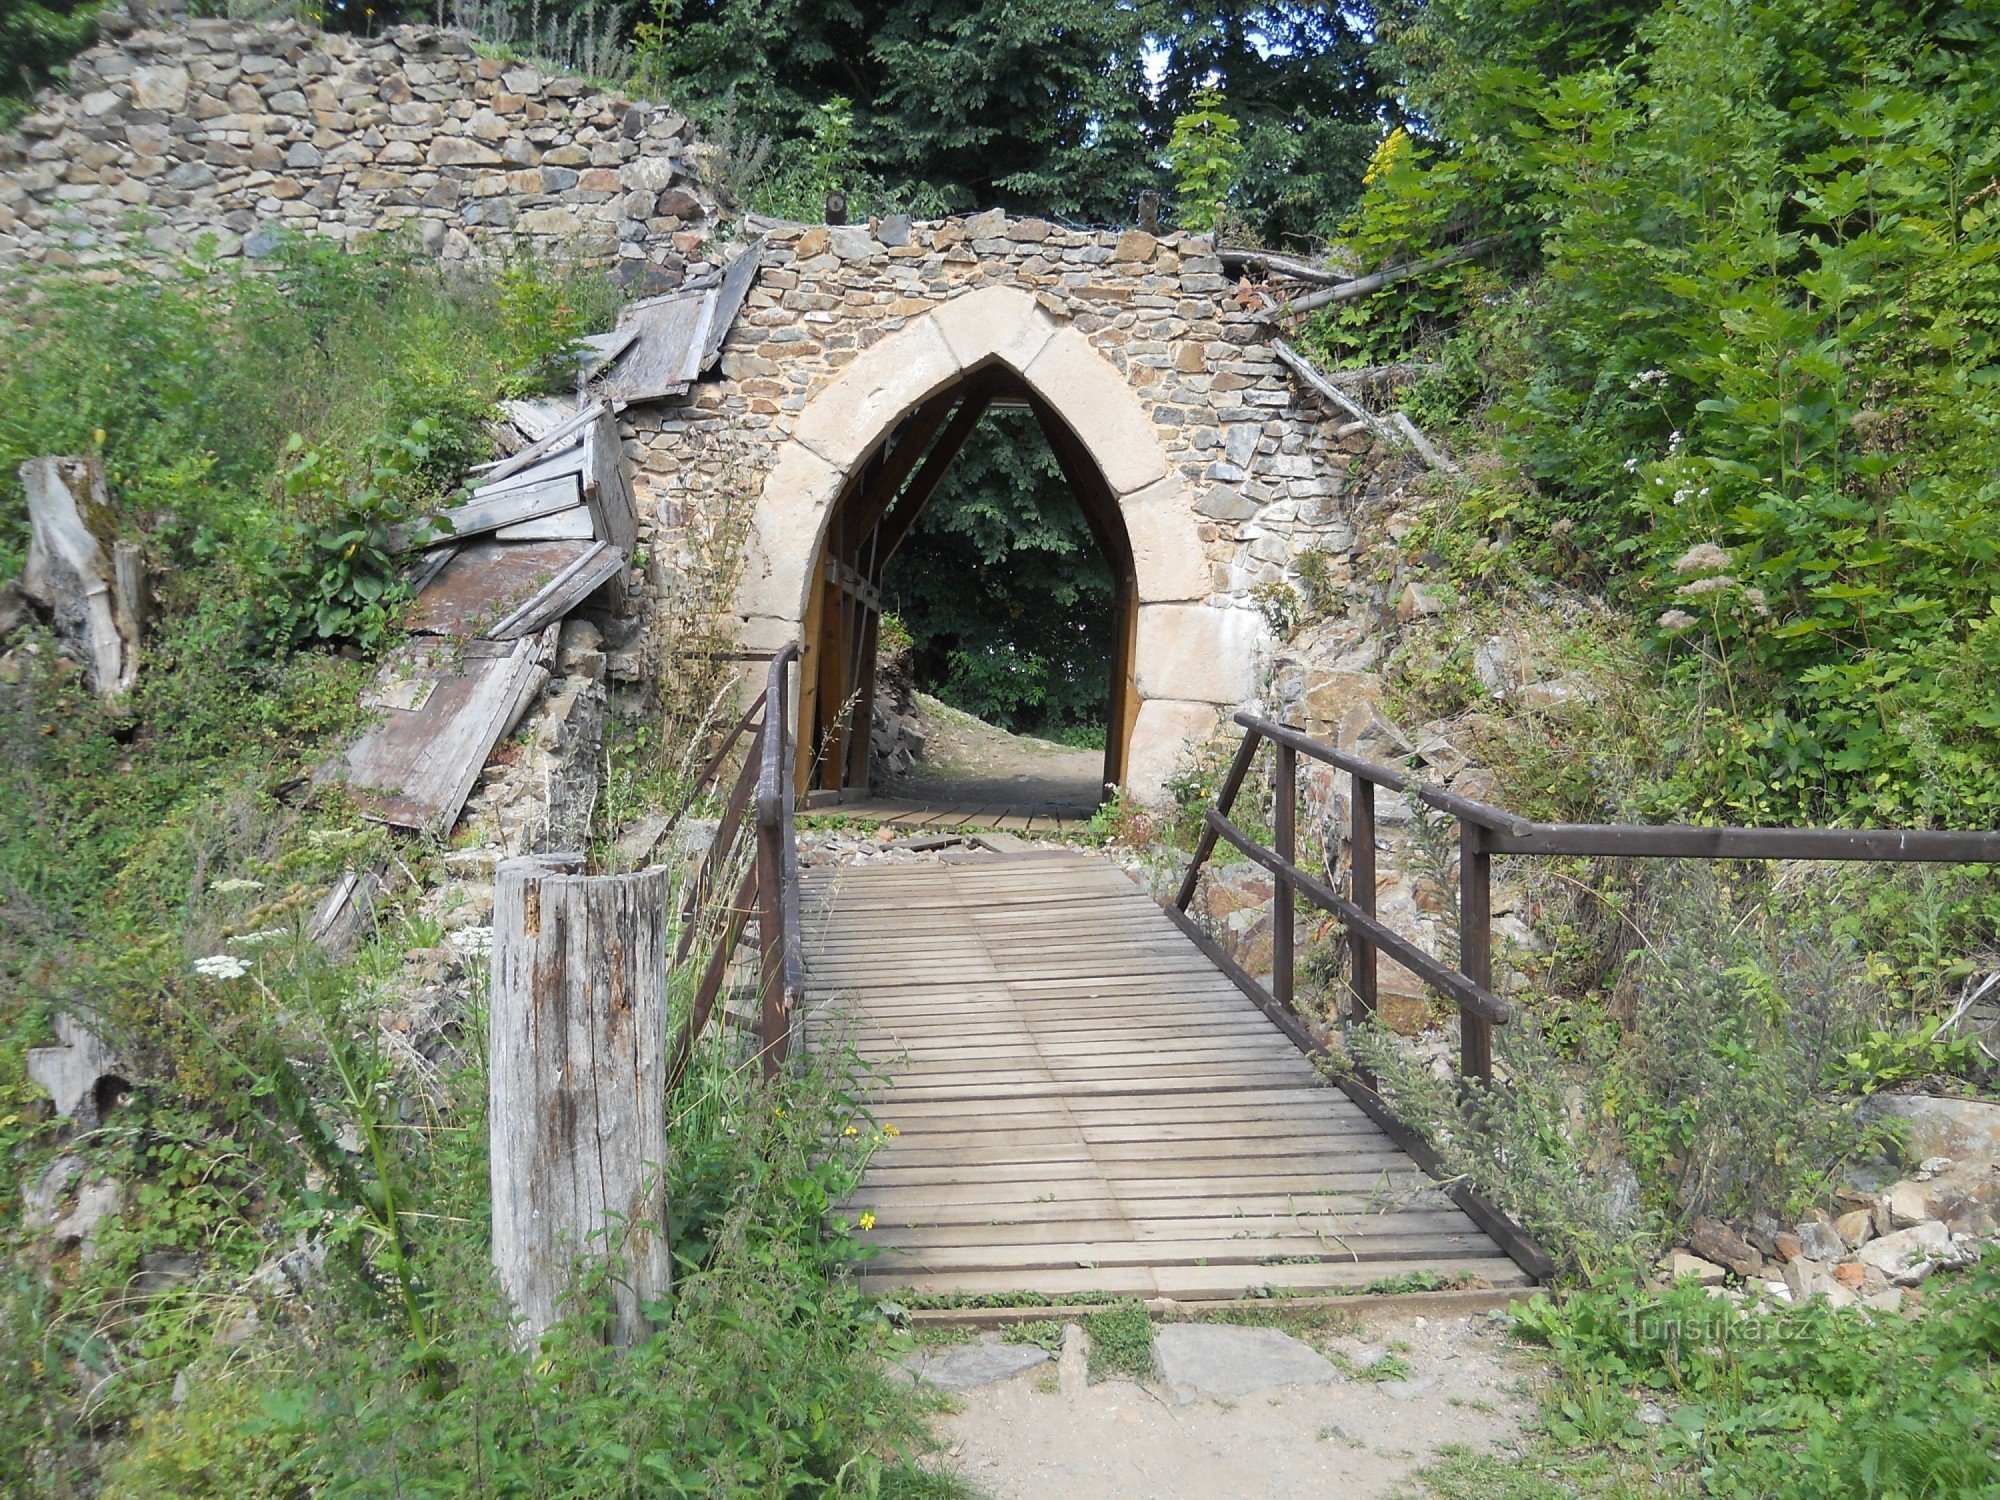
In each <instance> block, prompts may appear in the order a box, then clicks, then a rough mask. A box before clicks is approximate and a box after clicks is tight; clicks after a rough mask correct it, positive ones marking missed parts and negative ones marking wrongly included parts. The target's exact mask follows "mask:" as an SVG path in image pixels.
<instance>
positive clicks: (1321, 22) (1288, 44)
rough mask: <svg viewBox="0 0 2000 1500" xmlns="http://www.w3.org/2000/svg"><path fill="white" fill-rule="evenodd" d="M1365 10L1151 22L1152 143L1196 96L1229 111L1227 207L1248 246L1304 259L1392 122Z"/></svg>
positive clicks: (1228, 4)
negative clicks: (1235, 151) (1231, 158)
mask: <svg viewBox="0 0 2000 1500" xmlns="http://www.w3.org/2000/svg"><path fill="white" fill-rule="evenodd" d="M1375 24H1376V22H1375V11H1374V7H1373V6H1372V5H1370V4H1367V3H1366V0H1359V3H1350V4H1339V3H1336V4H1331V5H1314V4H1287V3H1278V4H1268V3H1248V4H1246V3H1243V0H1209V3H1207V4H1200V5H1167V6H1163V7H1162V9H1161V12H1160V13H1159V14H1158V15H1157V16H1156V17H1155V18H1154V20H1153V22H1152V37H1153V46H1154V49H1155V54H1156V57H1157V59H1158V78H1159V83H1158V89H1157V94H1156V96H1155V97H1154V98H1153V100H1152V102H1151V105H1150V108H1149V112H1148V116H1147V118H1148V125H1149V129H1150V132H1151V134H1152V137H1153V138H1154V139H1156V140H1160V141H1165V140H1166V139H1167V138H1168V137H1169V135H1170V134H1171V132H1172V130H1173V127H1174V123H1175V121H1177V120H1179V119H1181V118H1184V117H1186V116H1188V115H1190V114H1192V113H1194V112H1196V111H1197V110H1198V109H1199V107H1200V102H1199V101H1200V96H1201V95H1202V94H1203V93H1204V92H1205V91H1206V92H1212V93H1216V94H1220V95H1222V96H1223V97H1225V98H1226V99H1227V100H1228V101H1229V106H1228V108H1229V114H1230V117H1231V118H1232V119H1234V120H1235V121H1236V122H1237V125H1238V127H1239V130H1240V139H1241V141H1242V145H1243V151H1242V156H1241V158H1240V160H1239V163H1238V167H1237V172H1236V186H1235V191H1234V194H1233V202H1234V205H1235V208H1236V211H1237V213H1238V214H1239V215H1240V216H1241V218H1242V221H1243V224H1244V227H1245V228H1246V229H1247V231H1248V232H1249V235H1250V237H1251V238H1253V239H1256V240H1258V241H1259V242H1261V243H1264V244H1269V245H1286V244H1292V245H1297V246H1300V247H1302V248H1310V247H1312V246H1315V245H1317V244H1319V243H1321V242H1323V241H1324V240H1325V239H1326V237H1327V235H1328V234H1329V232H1330V231H1331V230H1332V228H1333V225H1334V223H1335V221H1336V220H1338V218H1339V217H1340V215H1341V214H1342V213H1343V212H1345V211H1346V210H1347V208H1348V207H1349V206H1350V205H1351V204H1352V203H1353V202H1354V200H1355V198H1356V196H1357V195H1358V194H1359V193H1360V190H1361V174H1362V172H1363V171H1364V169H1365V168H1366V167H1367V165H1368V158H1369V155H1370V153H1372V152H1373V150H1374V149H1375V143H1376V142H1377V141H1378V140H1380V139H1381V137H1382V134H1383V132H1384V131H1385V130H1387V129H1388V128H1389V127H1390V126H1391V125H1393V124H1395V123H1397V122H1398V121H1399V120H1400V119H1401V118H1402V114H1401V110H1400V107H1399V105H1398V103H1397V101H1396V100H1395V99H1394V98H1393V97H1391V96H1390V95H1389V93H1388V91H1387V90H1386V88H1385V81H1384V78H1383V76H1382V75H1381V73H1380V71H1379V68H1378V63H1377V57H1376V46H1375V36H1374V33H1375Z"/></svg>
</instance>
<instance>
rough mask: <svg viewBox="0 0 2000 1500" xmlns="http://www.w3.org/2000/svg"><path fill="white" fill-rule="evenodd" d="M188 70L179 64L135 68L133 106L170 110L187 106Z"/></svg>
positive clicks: (133, 75)
mask: <svg viewBox="0 0 2000 1500" xmlns="http://www.w3.org/2000/svg"><path fill="white" fill-rule="evenodd" d="M188 82H189V79H188V70H187V69H186V68H183V67H178V66H172V65H169V66H163V67H152V68H134V69H133V70H132V107H133V108H134V109H164V110H167V111H169V112H172V111H177V110H182V109H185V108H187V102H188Z"/></svg>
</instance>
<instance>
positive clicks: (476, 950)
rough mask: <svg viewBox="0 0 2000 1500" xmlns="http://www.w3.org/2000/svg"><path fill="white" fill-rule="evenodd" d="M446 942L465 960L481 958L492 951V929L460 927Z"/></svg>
mask: <svg viewBox="0 0 2000 1500" xmlns="http://www.w3.org/2000/svg"><path fill="white" fill-rule="evenodd" d="M446 941H447V942H449V943H450V944H451V945H452V947H454V948H456V949H457V950H458V951H459V952H460V953H463V954H464V955H465V956H466V957H467V958H481V957H484V956H485V955H486V954H488V953H491V952H492V951H493V929H492V928H491V927H461V928H459V929H458V930H457V931H456V932H454V933H452V934H451V935H450V936H449V937H448V938H447V939H446Z"/></svg>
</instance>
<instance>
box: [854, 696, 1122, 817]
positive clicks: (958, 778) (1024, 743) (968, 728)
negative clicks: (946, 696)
mask: <svg viewBox="0 0 2000 1500" xmlns="http://www.w3.org/2000/svg"><path fill="white" fill-rule="evenodd" d="M911 696H912V698H913V700H914V707H915V717H916V719H917V721H918V723H919V724H920V725H921V726H922V729H923V732H924V758H923V761H922V763H921V764H919V765H918V766H917V768H916V769H915V770H914V771H913V772H911V773H910V774H909V775H907V776H901V777H897V778H895V779H893V780H890V781H887V782H884V783H883V785H882V787H881V788H880V790H881V793H882V795H883V796H885V797H892V798H897V799H903V800H910V801H922V800H925V799H930V798H951V799H953V800H958V801H966V802H987V803H995V804H1006V805H1011V806H1029V805H1034V806H1040V807H1050V808H1062V809H1071V810H1077V811H1079V812H1083V813H1087V812H1088V811H1089V810H1090V809H1091V808H1092V807H1095V806H1096V805H1097V801H1098V797H1099V795H1100V794H1101V792H1102V791H1103V779H1104V752H1103V751H1101V750H1073V749H1071V748H1070V747H1069V746H1067V745H1058V744H1055V743H1053V742H1051V741H1049V740H1038V739H1035V738H1033V737H1032V736H1030V735H1025V734H1010V733H1008V732H1007V731H1006V730H1004V729H1001V728H999V727H997V726H995V725H992V724H988V723H987V722H986V721H985V720H983V719H975V718H974V717H973V716H972V715H971V714H968V713H964V712H962V711H960V710H959V709H956V708H953V707H951V706H950V705H949V704H945V703H941V702H939V701H938V700H937V699H936V698H932V697H930V696H929V695H927V694H924V693H915V694H912V695H911Z"/></svg>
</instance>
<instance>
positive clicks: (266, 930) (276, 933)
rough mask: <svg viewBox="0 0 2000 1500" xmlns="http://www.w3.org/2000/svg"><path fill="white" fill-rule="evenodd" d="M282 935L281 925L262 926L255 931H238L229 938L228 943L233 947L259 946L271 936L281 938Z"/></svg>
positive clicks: (268, 940)
mask: <svg viewBox="0 0 2000 1500" xmlns="http://www.w3.org/2000/svg"><path fill="white" fill-rule="evenodd" d="M284 935H285V929H284V928H282V927H263V928H259V929H258V930H257V931H256V932H239V933H237V934H236V936H235V937H233V938H231V939H230V940H229V943H230V946H231V947H234V948H261V947H263V946H264V944H266V943H268V942H270V941H271V940H272V939H273V938H281V937H283V936H284Z"/></svg>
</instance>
